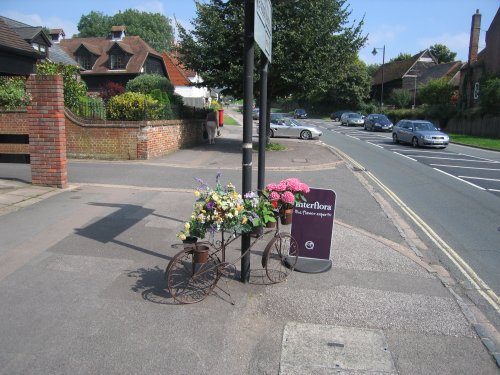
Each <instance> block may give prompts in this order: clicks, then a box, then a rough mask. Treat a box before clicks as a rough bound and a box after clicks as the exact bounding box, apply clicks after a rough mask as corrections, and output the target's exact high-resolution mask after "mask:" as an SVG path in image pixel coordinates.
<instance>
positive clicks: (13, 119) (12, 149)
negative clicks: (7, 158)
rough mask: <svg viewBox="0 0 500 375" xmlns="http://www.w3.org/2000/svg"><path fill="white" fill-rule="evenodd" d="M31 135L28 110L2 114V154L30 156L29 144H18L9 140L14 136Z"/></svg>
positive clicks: (0, 152) (0, 118)
mask: <svg viewBox="0 0 500 375" xmlns="http://www.w3.org/2000/svg"><path fill="white" fill-rule="evenodd" d="M29 134H30V124H29V121H28V114H27V113H26V110H19V111H9V112H0V138H3V139H2V140H3V142H0V154H29V153H30V151H29V147H30V145H29V143H28V142H26V143H17V142H15V143H14V142H12V141H10V140H7V138H15V137H12V135H14V136H23V135H24V136H26V137H28V136H29Z"/></svg>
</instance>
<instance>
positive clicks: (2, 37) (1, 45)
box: [0, 19, 41, 58]
mask: <svg viewBox="0 0 500 375" xmlns="http://www.w3.org/2000/svg"><path fill="white" fill-rule="evenodd" d="M0 49H2V50H10V51H13V52H17V53H19V54H21V55H24V56H32V57H34V58H36V57H41V56H40V54H39V53H38V52H37V51H35V50H34V49H33V47H31V45H29V43H28V42H26V41H25V40H23V39H22V38H21V37H20V36H19V35H18V34H17V33H16V32H14V31H13V30H11V29H10V28H9V27H8V26H7V24H6V23H5V22H4V20H3V19H0Z"/></svg>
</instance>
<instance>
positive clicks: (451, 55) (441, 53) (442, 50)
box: [429, 44, 457, 64]
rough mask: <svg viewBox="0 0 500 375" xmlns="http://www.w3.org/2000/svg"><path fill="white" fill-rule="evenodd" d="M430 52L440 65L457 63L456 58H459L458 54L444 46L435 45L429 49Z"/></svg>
mask: <svg viewBox="0 0 500 375" xmlns="http://www.w3.org/2000/svg"><path fill="white" fill-rule="evenodd" d="M429 50H430V51H431V53H432V54H433V55H434V57H435V58H436V59H437V60H438V63H440V64H443V63H449V62H452V61H455V57H456V56H457V53H456V52H451V51H450V49H449V48H448V47H446V46H445V45H444V44H434V45H433V46H430V47H429Z"/></svg>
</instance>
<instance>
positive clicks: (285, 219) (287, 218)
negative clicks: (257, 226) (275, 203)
mask: <svg viewBox="0 0 500 375" xmlns="http://www.w3.org/2000/svg"><path fill="white" fill-rule="evenodd" d="M292 218H293V208H284V209H281V210H280V220H281V224H283V225H290V224H292Z"/></svg>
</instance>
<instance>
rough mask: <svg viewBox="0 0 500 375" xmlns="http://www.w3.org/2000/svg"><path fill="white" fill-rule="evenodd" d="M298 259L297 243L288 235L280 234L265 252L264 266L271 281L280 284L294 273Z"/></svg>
mask: <svg viewBox="0 0 500 375" xmlns="http://www.w3.org/2000/svg"><path fill="white" fill-rule="evenodd" d="M298 257H299V246H298V244H297V241H295V239H294V238H293V237H292V236H290V235H289V234H288V233H278V234H277V235H276V236H274V237H273V238H272V239H271V241H269V243H268V244H267V246H266V249H265V250H264V254H263V255H262V266H263V267H264V268H265V269H266V274H267V277H268V278H269V280H271V281H272V282H274V283H280V282H282V281H285V279H286V278H287V276H288V275H289V274H290V273H291V272H292V271H293V269H294V267H295V264H297V259H298Z"/></svg>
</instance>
